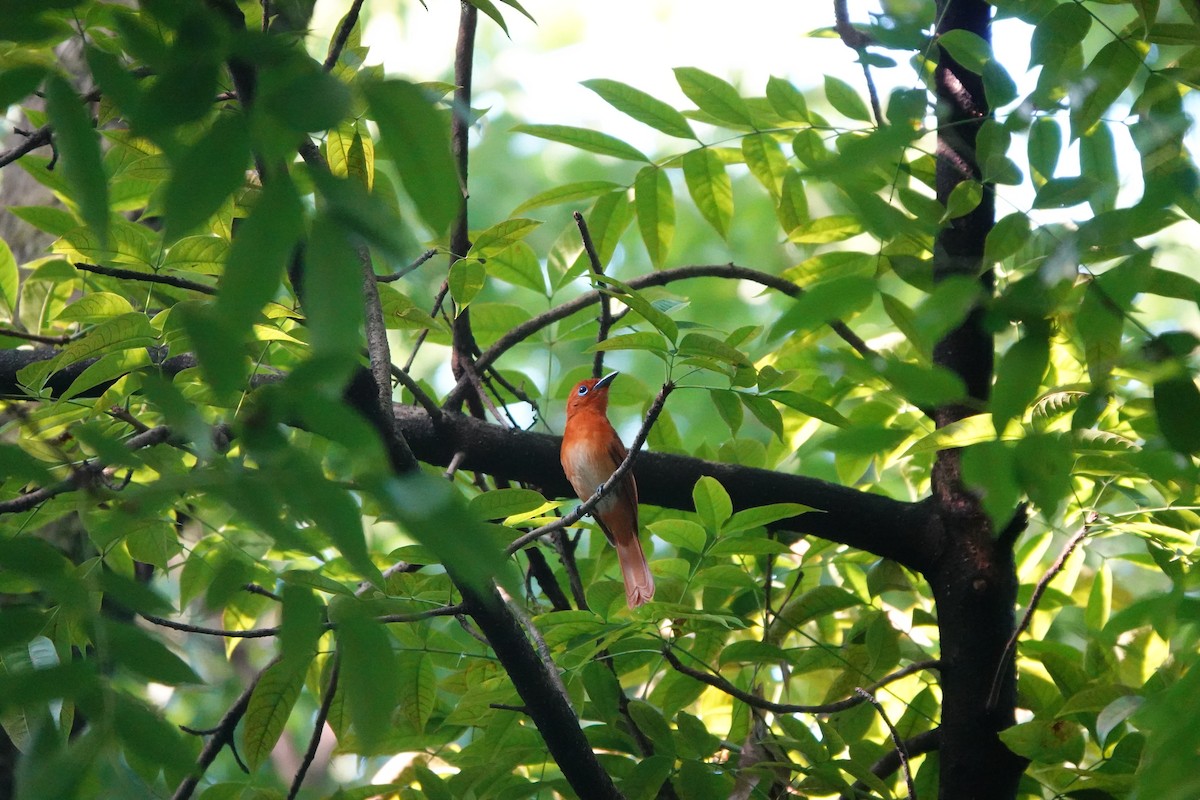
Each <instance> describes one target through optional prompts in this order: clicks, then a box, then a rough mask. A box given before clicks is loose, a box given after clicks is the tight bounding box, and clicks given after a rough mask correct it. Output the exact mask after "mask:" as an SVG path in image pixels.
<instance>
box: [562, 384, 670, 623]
mask: <svg viewBox="0 0 1200 800" xmlns="http://www.w3.org/2000/svg"><path fill="white" fill-rule="evenodd" d="M616 376H617V373H615V372H612V373H609V374H608V375H605V376H604V377H603V378H589V379H588V380H586V381H580V382H579V383H578V384H576V386H575V389H574V390H573V391H572V392H571V396H570V397H569V398H568V399H567V425H566V428H565V429H564V430H563V440H562V449H561V450H560V451H559V458H560V460H561V461H562V468H563V472H565V473H566V475H567V480H568V481H570V482H571V487H572V488H573V489H574V490H575V494H577V495H579V499H580V500H586V499H588V498H589V497H591V496H592V495H593V494H595V492H596V489H598V488H599V487H600V484H602V483H604V482H605V481H607V480H608V479H609V478H610V477H611V476H612V474H613V472H615V471H616V469H617V467H618V466H620V464H621V462H622V461H624V460H625V453H626V451H625V445H623V444H621V438H620V437H619V436H617V432H616V431H615V430H613V426H612V423H610V422H609V421H608V387H609V384H610V383H612V379H613V378H615V377H616ZM592 517H593V518H594V519H595V520H596V522H597V524H599V526H600V530H602V531H604V535H605V536H607V537H608V541H609V542H610V543H611V544H612V545H613V546H615V547H616V548H617V560H618V561H619V562H620V564H621V577H622V578H623V579H624V580H625V599H626V600H627V601H628V603H629V607H630V608H637V607H638V606H640V605H641V604H642V603H645V602H646V601H648V600H649V599H650V598H651V597H653V596H654V578H653V577H651V575H650V565H649V564H647V563H646V554H645V553H644V552H643V551H642V543H641V542H640V541H639V540H638V496H637V484H636V483H634V480H633V473H632V472H629V473H626V475H625V477H624V478H622V479H621V482H620V483H619V484H618V485H617V486H612V487H609V490H608V493H607V494H605V495H604V497H603V498H601V500H600V502H599V503H597V504H596V507H595V509H593V511H592Z"/></svg>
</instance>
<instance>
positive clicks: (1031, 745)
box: [1000, 719, 1084, 764]
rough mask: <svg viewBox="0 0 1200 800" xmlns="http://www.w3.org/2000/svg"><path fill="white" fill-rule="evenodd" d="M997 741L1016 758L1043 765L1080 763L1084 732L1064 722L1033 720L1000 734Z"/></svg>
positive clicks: (1076, 724)
mask: <svg viewBox="0 0 1200 800" xmlns="http://www.w3.org/2000/svg"><path fill="white" fill-rule="evenodd" d="M1000 739H1001V740H1002V741H1003V742H1004V743H1005V744H1006V745H1008V748H1009V749H1010V750H1012V751H1013V752H1014V753H1016V754H1017V755H1019V756H1024V757H1025V758H1028V759H1029V760H1031V761H1036V762H1039V763H1043V764H1059V763H1061V762H1063V761H1072V762H1078V761H1081V760H1082V759H1083V751H1084V737H1083V729H1082V727H1081V726H1080V725H1079V724H1078V723H1076V722H1069V721H1067V720H1065V719H1057V720H1053V721H1051V720H1042V719H1035V720H1031V721H1029V722H1022V723H1021V724H1019V725H1014V726H1012V727H1011V728H1007V729H1005V730H1002V731H1000Z"/></svg>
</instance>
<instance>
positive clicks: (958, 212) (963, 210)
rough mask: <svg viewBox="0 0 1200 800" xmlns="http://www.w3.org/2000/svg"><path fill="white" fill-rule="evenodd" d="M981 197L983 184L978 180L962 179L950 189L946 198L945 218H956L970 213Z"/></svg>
mask: <svg viewBox="0 0 1200 800" xmlns="http://www.w3.org/2000/svg"><path fill="white" fill-rule="evenodd" d="M982 199H983V185H982V184H980V183H979V182H978V181H962V182H961V183H959V184H958V185H957V186H955V187H954V188H953V189H952V190H951V191H950V197H949V198H948V199H947V200H946V216H945V218H946V219H958V218H959V217H965V216H966V215H967V214H970V213H971V212H972V211H974V210H975V208H976V207H977V206H978V205H979V201H981V200H982Z"/></svg>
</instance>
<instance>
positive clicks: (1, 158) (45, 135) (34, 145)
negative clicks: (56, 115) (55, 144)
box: [0, 125, 52, 168]
mask: <svg viewBox="0 0 1200 800" xmlns="http://www.w3.org/2000/svg"><path fill="white" fill-rule="evenodd" d="M51 139H52V132H51V129H50V126H49V125H43V126H42V127H40V128H38V129H37V130H36V131H33V132H32V133H29V134H27V135H26V136H25V141H23V142H21V143H20V144H18V145H17V146H16V147H14V148H12V149H11V150H6V151H5V152H3V153H0V168H3V167H7V166H8V165H9V164H11V163H13V162H14V161H16V160H17V159H18V158H20V157H21V156H24V155H27V154H29V153H31V152H33V151H34V150H37V149H38V148H39V147H45V146H46V145H48V144H50V143H51Z"/></svg>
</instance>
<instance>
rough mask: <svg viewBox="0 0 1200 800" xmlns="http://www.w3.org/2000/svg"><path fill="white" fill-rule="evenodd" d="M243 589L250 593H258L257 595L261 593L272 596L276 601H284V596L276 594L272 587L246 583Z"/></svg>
mask: <svg viewBox="0 0 1200 800" xmlns="http://www.w3.org/2000/svg"><path fill="white" fill-rule="evenodd" d="M242 591H245V592H249V593H250V594H256V595H259V596H260V597H267V598H270V599H271V600H274V601H275V602H276V603H282V602H283V598H282V597H280V596H279V595H277V594H275V592H272V591H271V590H270V589H267V588H265V587H262V586H259V585H258V584H257V583H247V584H245V585H244V586H242Z"/></svg>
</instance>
